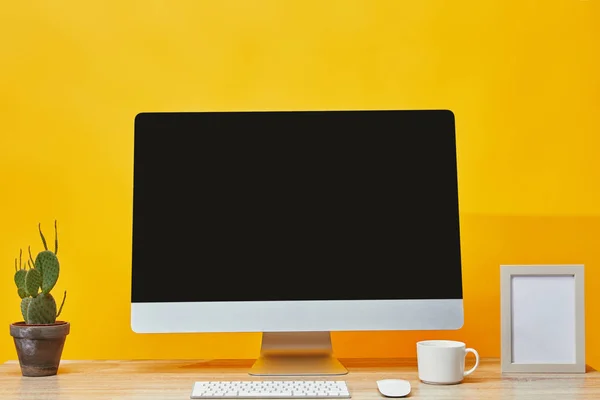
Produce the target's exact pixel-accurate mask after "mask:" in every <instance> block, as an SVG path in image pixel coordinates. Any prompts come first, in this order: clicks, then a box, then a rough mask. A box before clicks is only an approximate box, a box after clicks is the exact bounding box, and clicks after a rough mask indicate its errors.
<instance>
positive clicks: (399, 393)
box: [377, 379, 410, 397]
mask: <svg viewBox="0 0 600 400" xmlns="http://www.w3.org/2000/svg"><path fill="white" fill-rule="evenodd" d="M377 389H379V393H381V394H382V395H384V396H385V397H404V396H408V394H409V393H410V382H409V381H405V380H403V379H381V380H378V381H377Z"/></svg>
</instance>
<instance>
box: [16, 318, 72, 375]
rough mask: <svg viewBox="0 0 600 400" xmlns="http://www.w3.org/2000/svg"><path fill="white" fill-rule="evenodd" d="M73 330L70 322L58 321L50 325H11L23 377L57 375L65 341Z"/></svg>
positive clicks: (17, 323)
mask: <svg viewBox="0 0 600 400" xmlns="http://www.w3.org/2000/svg"><path fill="white" fill-rule="evenodd" d="M70 330H71V325H70V324H69V323H68V322H64V321H56V323H54V324H49V325H27V324H26V323H25V322H16V323H14V324H11V325H10V335H11V336H12V337H13V338H14V341H15V347H16V349H17V355H18V356H19V364H20V366H21V373H22V374H23V376H50V375H56V373H57V372H58V366H59V364H60V359H61V357H62V351H63V347H64V345H65V339H66V338H67V335H68V334H69V331H70Z"/></svg>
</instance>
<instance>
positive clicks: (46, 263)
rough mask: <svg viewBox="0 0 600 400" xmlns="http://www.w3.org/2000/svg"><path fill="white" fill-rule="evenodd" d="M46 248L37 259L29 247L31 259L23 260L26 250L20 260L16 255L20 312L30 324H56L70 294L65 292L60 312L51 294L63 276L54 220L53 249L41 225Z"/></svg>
mask: <svg viewBox="0 0 600 400" xmlns="http://www.w3.org/2000/svg"><path fill="white" fill-rule="evenodd" d="M38 230H39V233H40V237H41V239H42V244H43V246H44V250H43V251H40V252H39V253H38V254H37V256H36V258H35V261H34V259H33V256H32V255H31V247H28V252H29V259H28V260H27V263H25V264H24V263H23V262H22V255H23V250H20V252H19V260H18V264H17V259H16V258H15V278H14V280H15V284H16V285H17V294H18V295H19V297H20V298H21V314H22V315H23V319H24V320H25V322H26V323H27V324H53V323H55V322H56V318H58V317H59V316H60V313H61V312H62V308H63V305H64V304H65V300H66V297H67V291H65V292H64V295H63V299H62V302H61V304H60V308H59V309H58V311H57V310H56V308H57V307H56V301H55V300H54V297H53V296H52V294H51V293H50V292H51V290H52V289H54V286H55V285H56V282H57V281H58V277H59V275H60V263H59V261H58V257H57V256H56V255H57V253H58V229H57V226H56V221H54V251H51V250H48V245H47V243H46V238H45V237H44V234H43V233H42V226H41V224H38Z"/></svg>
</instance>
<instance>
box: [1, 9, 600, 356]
mask: <svg viewBox="0 0 600 400" xmlns="http://www.w3.org/2000/svg"><path fill="white" fill-rule="evenodd" d="M540 4H541V3H540ZM598 4H599V3H598V2H592V1H588V2H584V1H572V2H558V1H557V2H546V3H544V5H543V6H542V5H539V4H538V5H535V4H534V3H532V2H501V1H489V2H471V1H463V2H441V1H419V2H398V1H393V0H391V1H382V2H377V3H375V2H368V1H361V2H356V1H331V2H316V1H306V0H305V1H302V2H293V1H286V2H281V1H253V2H244V1H236V2H232V1H222V2H208V1H191V0H190V1H182V2H178V4H173V2H164V4H162V5H160V4H159V3H157V2H151V3H150V2H149V3H147V4H145V5H144V6H143V7H141V6H139V4H138V3H136V4H135V5H134V4H133V3H131V5H129V4H128V3H127V2H103V3H97V4H88V3H85V2H84V3H82V2H61V3H56V4H54V3H52V4H50V3H44V4H43V6H41V5H33V4H31V3H28V4H22V3H14V4H10V5H7V6H5V8H4V10H3V13H2V14H1V15H0V37H2V38H3V45H2V48H1V49H0V52H1V53H2V63H0V73H1V74H2V83H1V86H0V87H1V90H0V93H1V94H0V120H1V121H2V128H1V129H2V130H1V133H0V187H1V188H2V196H1V197H0V210H2V215H1V220H2V225H3V229H2V230H1V232H0V243H1V245H0V260H2V265H4V266H5V267H4V268H3V269H2V270H0V304H2V307H0V310H2V311H0V323H3V324H5V326H6V334H5V335H0V360H3V359H9V358H11V359H13V358H15V357H16V354H15V352H14V347H13V344H12V342H11V338H10V336H9V334H8V324H9V323H10V322H11V321H14V320H16V319H19V299H18V296H17V295H16V291H15V288H14V284H13V282H12V273H13V270H12V263H13V259H14V257H15V256H16V255H18V250H19V248H26V247H27V245H29V244H32V245H33V247H34V248H35V249H36V251H37V250H39V247H36V246H38V244H39V237H38V236H37V232H36V227H37V223H38V222H41V223H42V224H43V225H46V226H51V224H52V222H53V221H54V219H55V218H56V219H58V221H59V223H60V226H61V228H60V229H61V252H62V256H61V262H62V266H63V273H62V275H61V278H60V280H59V284H58V285H57V289H56V290H58V291H62V290H64V289H68V291H69V298H68V299H67V303H66V304H65V309H64V311H63V312H64V314H63V316H64V318H66V319H69V320H70V321H71V322H72V323H73V329H72V332H71V335H70V336H69V338H68V342H67V346H66V348H65V354H64V357H65V358H101V359H104V358H152V357H161V358H162V357H164V358H180V357H185V358H197V357H207V358H213V357H235V358H239V357H242V358H243V357H255V356H256V354H257V351H258V345H259V336H258V335H256V334H235V335H234V334H204V335H165V336H162V335H156V336H155V335H148V336H138V335H135V334H133V333H132V332H131V331H130V329H129V293H130V246H131V184H132V154H133V153H132V152H133V147H132V146H133V136H132V135H133V118H134V116H135V115H136V114H137V113H138V112H140V111H201V110H230V109H244V110H248V109H255V110H256V109H346V108H349V109H357V108H362V109H365V108H367V109H374V108H387V109H392V108H398V109H410V108H449V109H452V110H453V111H454V113H455V114H456V117H457V133H458V142H459V143H458V147H459V181H460V182H459V183H460V191H461V192H460V198H461V199H460V200H461V210H462V213H463V214H462V228H463V247H464V250H463V254H464V284H465V307H466V323H465V326H464V328H463V329H461V330H459V331H455V332H386V333H336V334H335V335H334V346H335V349H336V352H337V354H338V355H339V356H340V357H359V356H411V355H414V351H415V349H414V342H415V341H416V340H419V339H422V338H429V337H448V338H456V339H460V340H464V341H466V342H467V343H468V344H469V346H471V347H475V348H477V349H478V350H480V353H481V354H482V355H483V356H498V355H499V346H500V340H499V335H500V329H499V265H500V264H509V263H584V264H585V265H586V301H587V304H586V311H587V312H586V315H587V334H588V341H587V346H588V351H587V355H588V362H589V363H590V364H592V365H594V363H595V365H596V366H598V365H600V344H598V343H597V342H594V341H592V340H590V338H593V337H594V336H596V337H598V336H599V335H600V321H598V318H594V316H595V315H598V314H599V311H600V310H599V308H600V294H599V293H600V284H599V282H600V253H599V250H597V248H598V247H597V246H596V244H597V242H598V238H600V189H599V188H598V185H597V183H598V182H600V168H599V166H598V161H597V154H596V153H597V149H598V148H599V146H600V137H599V135H598V132H600V122H599V121H598V118H597V116H596V115H594V111H597V110H598V109H599V107H600V99H599V97H598V93H599V90H600V83H599V77H598V75H597V71H598V70H600V55H599V53H598V52H597V51H596V46H597V43H598V42H600V25H598V24H597V23H595V22H597V21H598V20H600V8H599V5H598ZM172 267H173V266H165V269H167V268H172ZM1 271H4V272H1Z"/></svg>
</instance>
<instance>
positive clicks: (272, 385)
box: [190, 380, 350, 399]
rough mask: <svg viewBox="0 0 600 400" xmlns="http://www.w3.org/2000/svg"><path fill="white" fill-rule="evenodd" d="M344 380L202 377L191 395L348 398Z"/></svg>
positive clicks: (266, 397)
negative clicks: (204, 379) (206, 378)
mask: <svg viewBox="0 0 600 400" xmlns="http://www.w3.org/2000/svg"><path fill="white" fill-rule="evenodd" d="M349 398H350V392H349V391H348V386H347V385H346V382H345V381H334V380H321V381H304V380H302V381H296V380H280V381H232V382H231V381H201V382H195V383H194V387H193V389H192V395H191V396H190V399H349Z"/></svg>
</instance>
